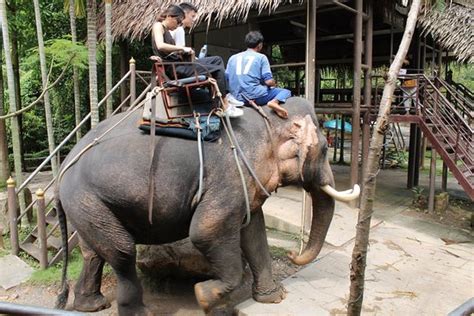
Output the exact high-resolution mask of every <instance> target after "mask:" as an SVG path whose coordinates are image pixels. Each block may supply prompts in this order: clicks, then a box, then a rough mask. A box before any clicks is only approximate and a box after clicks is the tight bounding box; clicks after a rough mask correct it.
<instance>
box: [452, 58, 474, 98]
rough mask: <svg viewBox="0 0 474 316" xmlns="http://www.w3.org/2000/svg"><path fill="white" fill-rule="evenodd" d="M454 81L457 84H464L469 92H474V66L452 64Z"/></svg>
mask: <svg viewBox="0 0 474 316" xmlns="http://www.w3.org/2000/svg"><path fill="white" fill-rule="evenodd" d="M451 70H452V71H453V80H454V81H455V82H457V83H462V84H463V85H465V86H466V87H467V88H468V89H469V90H471V91H473V92H474V64H465V65H459V64H454V63H453V64H452V65H451Z"/></svg>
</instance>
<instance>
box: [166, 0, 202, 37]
mask: <svg viewBox="0 0 474 316" xmlns="http://www.w3.org/2000/svg"><path fill="white" fill-rule="evenodd" d="M179 7H180V8H181V9H183V11H184V19H183V21H182V22H181V23H182V24H181V25H180V26H178V27H177V28H176V29H175V30H173V31H170V33H171V36H172V37H173V39H174V42H175V44H176V45H177V46H186V40H185V31H184V28H187V29H190V28H192V27H193V24H194V21H196V16H197V11H198V9H197V7H196V6H195V5H193V4H191V3H189V2H183V3H180V4H179Z"/></svg>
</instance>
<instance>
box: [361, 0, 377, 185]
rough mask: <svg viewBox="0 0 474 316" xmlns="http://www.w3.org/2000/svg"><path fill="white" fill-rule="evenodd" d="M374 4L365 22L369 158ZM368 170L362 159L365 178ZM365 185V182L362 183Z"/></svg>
mask: <svg viewBox="0 0 474 316" xmlns="http://www.w3.org/2000/svg"><path fill="white" fill-rule="evenodd" d="M372 6H373V3H372V1H371V0H369V1H368V2H367V6H366V7H367V12H366V13H367V17H368V18H367V20H366V22H365V49H364V63H365V64H366V65H367V68H366V69H365V72H364V104H365V105H366V107H367V108H368V110H367V112H366V113H365V115H364V125H363V128H362V157H368V156H369V143H370V107H371V105H372V46H373V34H374V32H373V27H374V23H373V22H374V14H373V10H372ZM366 168H367V159H362V176H361V177H360V178H361V179H363V178H364V175H365V174H366ZM362 183H364V181H362Z"/></svg>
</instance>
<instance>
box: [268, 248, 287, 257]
mask: <svg viewBox="0 0 474 316" xmlns="http://www.w3.org/2000/svg"><path fill="white" fill-rule="evenodd" d="M287 253H288V250H286V249H285V248H280V247H276V246H270V254H271V255H272V256H275V257H286V254H287Z"/></svg>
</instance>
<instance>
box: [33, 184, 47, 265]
mask: <svg viewBox="0 0 474 316" xmlns="http://www.w3.org/2000/svg"><path fill="white" fill-rule="evenodd" d="M36 199H37V201H38V207H37V209H36V212H37V221H38V240H39V244H40V259H39V262H40V266H41V269H46V268H47V267H48V245H47V239H46V216H45V212H46V206H45V203H44V191H43V190H41V189H38V190H37V191H36Z"/></svg>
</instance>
